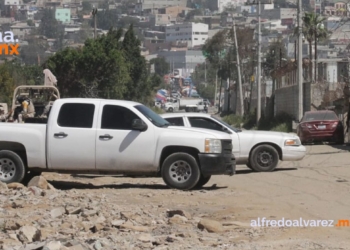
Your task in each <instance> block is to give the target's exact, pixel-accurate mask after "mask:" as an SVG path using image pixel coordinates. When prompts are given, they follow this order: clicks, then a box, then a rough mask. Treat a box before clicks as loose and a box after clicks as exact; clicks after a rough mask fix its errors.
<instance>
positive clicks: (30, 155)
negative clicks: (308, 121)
mask: <svg viewBox="0 0 350 250" xmlns="http://www.w3.org/2000/svg"><path fill="white" fill-rule="evenodd" d="M169 125H170V124H169V123H168V122H167V121H166V120H165V119H163V118H162V117H160V116H159V115H158V114H156V113H155V112H153V111H152V110H151V109H149V108H148V107H146V106H144V105H142V104H140V103H136V102H131V101H120V100H119V101H118V100H103V99H83V98H68V99H58V100H56V101H55V102H54V104H53V106H52V108H51V111H50V115H49V117H48V120H47V124H33V123H24V124H20V123H17V124H16V123H2V124H0V181H2V182H5V183H10V182H21V181H23V180H24V179H25V177H26V176H33V175H37V174H40V173H41V172H60V173H81V174H88V173H94V174H126V175H136V176H137V175H140V176H141V175H142V176H147V175H148V176H161V177H162V178H163V180H164V182H165V183H166V184H167V185H168V186H169V187H171V188H176V189H182V190H188V189H192V188H195V187H201V186H203V185H205V184H206V183H207V182H208V181H209V179H210V176H211V175H223V174H224V175H233V174H234V173H235V159H234V156H233V154H232V140H231V138H230V136H229V135H228V134H226V133H223V132H216V131H211V130H206V129H197V128H181V127H176V126H169Z"/></svg>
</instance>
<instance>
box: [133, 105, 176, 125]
mask: <svg viewBox="0 0 350 250" xmlns="http://www.w3.org/2000/svg"><path fill="white" fill-rule="evenodd" d="M134 108H136V109H137V110H138V111H140V112H141V113H142V114H143V115H144V116H146V117H147V119H148V120H150V121H151V122H152V123H153V124H154V125H156V126H157V127H168V126H169V125H170V123H169V122H167V121H166V120H165V119H164V118H163V117H161V116H159V115H158V114H157V113H155V112H154V111H153V110H152V109H150V108H147V107H146V106H144V105H136V106H134Z"/></svg>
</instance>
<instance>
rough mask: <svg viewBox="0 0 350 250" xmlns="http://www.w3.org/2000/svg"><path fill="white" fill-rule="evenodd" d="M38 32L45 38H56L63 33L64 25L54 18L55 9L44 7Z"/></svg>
mask: <svg viewBox="0 0 350 250" xmlns="http://www.w3.org/2000/svg"><path fill="white" fill-rule="evenodd" d="M38 31H39V34H40V35H43V36H46V37H47V38H52V39H58V38H60V37H61V36H62V33H63V34H64V26H63V25H62V24H60V23H59V22H58V21H57V20H56V18H55V9H49V8H47V9H44V10H43V11H42V18H41V22H40V25H39V30H38Z"/></svg>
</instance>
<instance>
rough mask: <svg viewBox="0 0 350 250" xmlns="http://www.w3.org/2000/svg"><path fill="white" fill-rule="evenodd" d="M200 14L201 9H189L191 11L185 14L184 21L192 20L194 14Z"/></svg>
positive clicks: (201, 13)
mask: <svg viewBox="0 0 350 250" xmlns="http://www.w3.org/2000/svg"><path fill="white" fill-rule="evenodd" d="M201 15H203V12H202V10H200V9H194V10H191V11H190V12H189V13H188V14H187V15H186V17H185V21H186V22H191V21H194V16H201Z"/></svg>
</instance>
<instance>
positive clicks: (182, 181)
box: [161, 153, 201, 190]
mask: <svg viewBox="0 0 350 250" xmlns="http://www.w3.org/2000/svg"><path fill="white" fill-rule="evenodd" d="M161 173H162V178H163V180H164V182H165V183H166V184H167V185H168V186H169V187H171V188H175V189H180V190H189V189H192V188H194V187H195V186H196V184H197V183H198V181H199V179H200V176H201V173H200V170H199V167H198V164H197V161H196V159H195V158H194V157H193V156H192V155H190V154H187V153H174V154H171V155H169V156H168V157H167V158H166V159H165V160H164V162H163V165H162V171H161Z"/></svg>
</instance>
